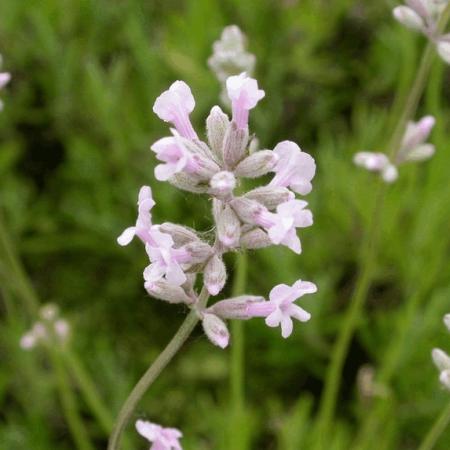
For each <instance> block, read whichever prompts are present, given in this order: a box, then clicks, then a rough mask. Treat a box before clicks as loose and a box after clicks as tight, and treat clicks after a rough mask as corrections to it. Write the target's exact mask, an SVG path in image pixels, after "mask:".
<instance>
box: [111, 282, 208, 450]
mask: <svg viewBox="0 0 450 450" xmlns="http://www.w3.org/2000/svg"><path fill="white" fill-rule="evenodd" d="M208 298H209V295H208V291H207V290H206V288H205V287H204V288H203V289H202V292H201V293H200V296H199V300H198V307H199V308H200V309H202V308H203V307H204V306H206V303H207V302H208ZM198 321H199V317H198V313H197V311H196V310H192V311H191V312H190V313H189V314H188V315H187V316H186V318H185V319H184V321H183V323H182V324H181V326H180V328H179V329H178V331H177V332H176V333H175V336H174V337H173V338H172V340H171V341H170V342H169V343H168V344H167V346H166V348H165V349H164V350H163V351H162V352H161V353H160V354H159V356H158V357H157V358H156V360H155V361H154V362H153V364H152V365H151V366H150V367H149V368H148V369H147V371H146V372H145V373H144V375H143V376H142V377H141V379H140V380H139V381H138V383H137V384H136V386H135V387H134V388H133V390H132V391H131V393H130V395H129V396H128V398H127V399H126V400H125V403H124V404H123V406H122V408H121V410H120V412H119V415H118V417H117V420H116V423H115V425H114V428H113V431H112V433H111V437H110V439H109V443H108V450H117V449H119V448H120V447H119V446H120V442H121V439H122V434H123V431H124V429H125V427H126V426H127V424H128V422H129V421H130V418H131V416H132V415H133V412H134V410H135V408H136V406H137V404H138V403H139V401H140V400H141V398H142V397H143V396H144V394H145V393H146V392H147V390H148V389H149V388H150V386H151V385H152V384H153V382H154V381H155V380H156V379H157V378H158V376H159V374H160V373H161V372H162V371H163V370H164V368H165V367H166V366H167V365H168V364H169V362H170V361H171V360H172V359H173V357H174V356H175V355H176V354H177V352H178V350H180V348H181V347H182V346H183V344H184V343H185V342H186V340H187V338H188V337H189V336H190V334H191V333H192V331H193V330H194V328H195V326H196V325H197V323H198Z"/></svg>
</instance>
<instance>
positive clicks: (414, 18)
mask: <svg viewBox="0 0 450 450" xmlns="http://www.w3.org/2000/svg"><path fill="white" fill-rule="evenodd" d="M392 13H393V15H394V17H395V19H397V20H398V21H399V22H400V23H401V24H402V25H404V26H405V27H407V28H411V29H412V30H417V31H420V30H422V29H423V28H424V27H425V23H424V21H423V20H422V18H421V17H420V16H419V14H417V13H416V12H415V11H414V10H413V9H412V8H409V7H408V6H397V7H396V8H394V10H393V11H392Z"/></svg>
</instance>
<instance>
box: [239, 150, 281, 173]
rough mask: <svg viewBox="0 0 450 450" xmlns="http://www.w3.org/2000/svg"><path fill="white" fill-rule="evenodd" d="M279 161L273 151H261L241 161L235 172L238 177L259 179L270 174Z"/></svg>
mask: <svg viewBox="0 0 450 450" xmlns="http://www.w3.org/2000/svg"><path fill="white" fill-rule="evenodd" d="M278 159H279V157H278V155H277V154H276V153H274V152H273V151H272V150H260V151H259V152H256V153H253V154H252V155H250V156H247V158H245V159H244V160H243V161H241V162H240V163H239V164H238V165H237V167H236V169H235V171H234V172H235V174H236V176H238V177H245V178H258V177H261V176H263V175H265V174H266V173H268V172H270V171H271V170H272V169H273V168H274V167H275V164H276V163H277V161H278Z"/></svg>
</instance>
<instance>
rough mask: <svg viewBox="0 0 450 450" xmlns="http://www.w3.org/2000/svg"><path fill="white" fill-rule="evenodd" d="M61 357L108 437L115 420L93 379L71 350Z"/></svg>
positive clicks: (63, 351) (62, 353)
mask: <svg viewBox="0 0 450 450" xmlns="http://www.w3.org/2000/svg"><path fill="white" fill-rule="evenodd" d="M61 356H62V358H63V359H64V362H65V363H66V366H67V369H68V371H69V373H71V374H72V376H73V378H74V380H75V382H76V383H77V385H78V387H79V388H80V390H81V392H82V394H83V397H84V399H85V400H86V403H87V404H88V406H89V407H90V409H91V410H92V413H93V414H94V415H95V417H96V419H97V421H98V423H99V424H100V426H101V427H102V429H103V431H104V432H105V433H106V435H109V433H110V432H111V430H112V427H113V424H114V418H113V417H112V416H111V413H110V412H109V410H108V409H107V408H106V407H105V406H104V404H103V402H102V400H101V398H100V397H99V395H98V392H97V389H96V388H95V385H94V383H93V382H92V379H91V378H90V377H89V374H88V373H87V372H86V369H85V368H84V366H83V364H82V363H81V361H80V360H79V358H78V356H77V355H76V354H75V353H73V352H72V351H71V350H70V349H69V348H65V349H63V350H62V352H61Z"/></svg>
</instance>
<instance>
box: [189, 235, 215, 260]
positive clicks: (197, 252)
mask: <svg viewBox="0 0 450 450" xmlns="http://www.w3.org/2000/svg"><path fill="white" fill-rule="evenodd" d="M184 249H185V250H186V252H187V253H188V254H189V255H190V262H191V263H192V264H198V263H203V262H205V261H206V260H207V259H208V258H209V257H210V256H211V255H212V253H213V249H212V247H211V246H210V245H209V244H207V243H206V242H203V241H200V240H197V241H194V242H190V243H189V244H186V245H185V246H184Z"/></svg>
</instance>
